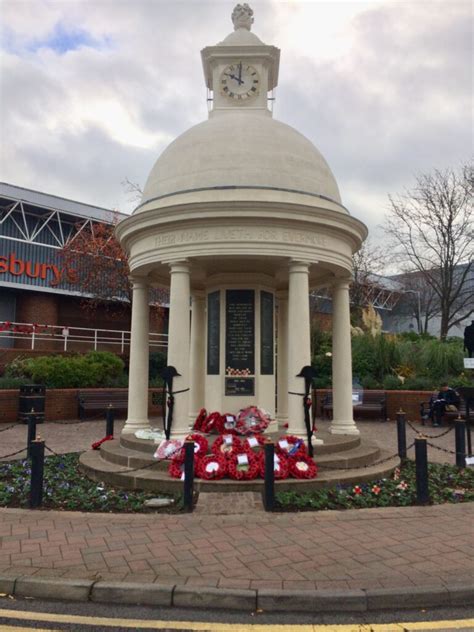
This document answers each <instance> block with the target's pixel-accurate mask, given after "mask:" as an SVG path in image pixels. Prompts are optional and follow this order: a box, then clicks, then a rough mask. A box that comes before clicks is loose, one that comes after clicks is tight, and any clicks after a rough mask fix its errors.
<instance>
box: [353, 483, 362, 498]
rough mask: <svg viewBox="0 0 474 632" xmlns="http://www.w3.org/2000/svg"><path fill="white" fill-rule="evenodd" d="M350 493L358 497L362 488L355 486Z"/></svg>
mask: <svg viewBox="0 0 474 632" xmlns="http://www.w3.org/2000/svg"><path fill="white" fill-rule="evenodd" d="M352 493H353V494H355V495H356V496H360V495H361V494H362V487H361V486H360V485H356V486H355V487H354V489H353V490H352Z"/></svg>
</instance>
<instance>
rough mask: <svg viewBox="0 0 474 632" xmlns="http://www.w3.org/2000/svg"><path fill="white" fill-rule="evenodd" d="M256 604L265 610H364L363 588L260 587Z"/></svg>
mask: <svg viewBox="0 0 474 632" xmlns="http://www.w3.org/2000/svg"><path fill="white" fill-rule="evenodd" d="M257 606H258V608H261V609H262V610H264V611H265V612H285V611H286V612H289V611H295V610H297V611H299V612H334V611H339V612H365V611H366V610H367V598H366V594H365V592H364V591H363V590H357V589H356V590H346V591H336V590H334V591H333V590H308V591H303V590H301V591H299V590H281V591H277V590H269V589H260V590H258V594H257Z"/></svg>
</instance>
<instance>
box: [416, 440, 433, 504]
mask: <svg viewBox="0 0 474 632" xmlns="http://www.w3.org/2000/svg"><path fill="white" fill-rule="evenodd" d="M415 472H416V502H417V504H418V505H428V504H429V502H430V492H429V487H428V446H427V443H426V437H416V439H415Z"/></svg>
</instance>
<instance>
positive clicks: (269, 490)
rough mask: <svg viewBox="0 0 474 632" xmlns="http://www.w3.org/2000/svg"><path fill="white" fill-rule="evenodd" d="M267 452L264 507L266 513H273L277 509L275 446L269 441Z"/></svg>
mask: <svg viewBox="0 0 474 632" xmlns="http://www.w3.org/2000/svg"><path fill="white" fill-rule="evenodd" d="M264 451H265V484H264V497H263V506H264V507H265V511H273V509H274V507H275V444H274V443H273V441H267V443H265V445H264Z"/></svg>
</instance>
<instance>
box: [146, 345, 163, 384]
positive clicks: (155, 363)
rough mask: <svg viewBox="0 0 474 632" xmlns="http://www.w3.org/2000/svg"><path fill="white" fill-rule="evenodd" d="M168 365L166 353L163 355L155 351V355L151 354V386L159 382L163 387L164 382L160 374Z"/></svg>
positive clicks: (149, 367)
mask: <svg viewBox="0 0 474 632" xmlns="http://www.w3.org/2000/svg"><path fill="white" fill-rule="evenodd" d="M166 363H167V358H166V353H163V352H162V351H154V352H153V353H150V361H149V365H148V377H149V379H150V385H151V382H154V383H156V382H157V381H158V382H159V385H160V386H161V384H162V383H163V381H162V380H161V375H160V373H161V369H163V368H164V367H165V366H166Z"/></svg>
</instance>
